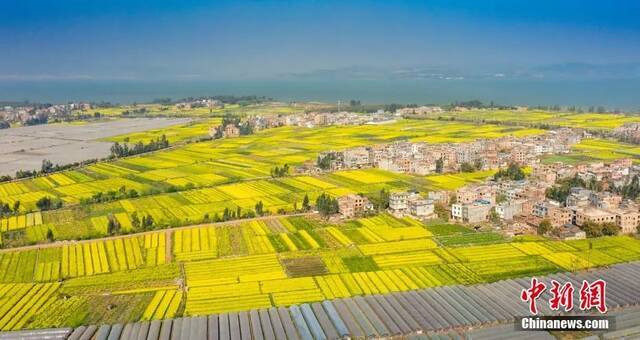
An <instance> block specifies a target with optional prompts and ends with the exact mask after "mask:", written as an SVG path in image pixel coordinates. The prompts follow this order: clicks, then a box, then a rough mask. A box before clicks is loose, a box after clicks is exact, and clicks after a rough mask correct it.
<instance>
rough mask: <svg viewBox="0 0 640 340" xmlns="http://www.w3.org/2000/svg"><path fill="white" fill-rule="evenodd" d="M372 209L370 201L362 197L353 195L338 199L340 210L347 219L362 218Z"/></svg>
mask: <svg viewBox="0 0 640 340" xmlns="http://www.w3.org/2000/svg"><path fill="white" fill-rule="evenodd" d="M372 208H373V207H372V206H371V203H369V199H367V198H366V197H363V196H360V195H356V194H351V195H346V196H342V197H338V210H339V211H340V214H341V215H342V216H343V217H345V218H349V217H354V216H360V215H362V214H364V213H365V212H366V211H368V210H371V209H372Z"/></svg>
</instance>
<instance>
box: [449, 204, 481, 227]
mask: <svg viewBox="0 0 640 340" xmlns="http://www.w3.org/2000/svg"><path fill="white" fill-rule="evenodd" d="M490 212H491V204H490V203H489V202H487V201H483V200H478V201H475V202H473V203H470V204H466V203H456V204H452V205H451V217H452V218H453V219H454V220H456V221H461V222H464V223H481V222H485V221H487V220H488V218H489V213H490Z"/></svg>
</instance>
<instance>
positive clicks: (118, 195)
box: [80, 185, 140, 205]
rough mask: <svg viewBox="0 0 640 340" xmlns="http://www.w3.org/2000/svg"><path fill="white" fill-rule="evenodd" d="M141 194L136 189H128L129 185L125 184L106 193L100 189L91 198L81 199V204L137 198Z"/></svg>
mask: <svg viewBox="0 0 640 340" xmlns="http://www.w3.org/2000/svg"><path fill="white" fill-rule="evenodd" d="M139 196H140V194H138V191H137V190H136V189H129V190H127V187H126V186H124V185H123V186H121V187H120V188H119V189H118V190H109V191H107V192H106V193H104V192H102V191H100V192H96V193H95V194H93V195H91V197H90V198H82V199H80V204H83V205H84V204H91V203H104V202H111V201H115V200H119V199H127V198H136V197H139Z"/></svg>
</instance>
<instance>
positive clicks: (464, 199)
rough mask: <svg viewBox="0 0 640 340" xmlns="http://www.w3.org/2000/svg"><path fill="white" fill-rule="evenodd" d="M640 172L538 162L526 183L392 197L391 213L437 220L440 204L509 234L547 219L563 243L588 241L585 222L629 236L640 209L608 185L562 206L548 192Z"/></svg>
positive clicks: (623, 165)
mask: <svg viewBox="0 0 640 340" xmlns="http://www.w3.org/2000/svg"><path fill="white" fill-rule="evenodd" d="M639 174H640V167H638V166H634V165H633V163H632V161H631V160H630V159H619V160H615V161H613V162H611V163H608V164H605V163H593V164H581V165H576V166H573V165H567V164H563V163H554V164H549V165H542V164H537V165H534V167H533V172H532V174H531V176H529V177H528V178H527V179H524V180H518V181H514V180H501V181H493V180H489V181H487V182H485V183H482V184H477V185H471V186H466V187H463V188H460V189H458V190H456V191H452V192H449V191H432V192H429V193H428V194H427V195H426V196H423V195H420V194H419V193H416V192H395V193H391V194H390V197H389V212H390V213H391V214H393V215H394V216H398V217H402V216H411V217H414V218H417V219H421V220H428V219H432V218H435V217H436V214H435V206H436V204H441V205H442V206H444V207H449V209H450V218H451V219H452V220H453V221H456V222H460V223H466V224H476V225H478V224H483V223H485V222H489V221H492V220H494V219H497V220H499V221H501V222H502V223H501V224H503V225H504V229H503V231H504V232H505V233H507V234H511V235H516V234H522V233H535V232H536V230H537V228H536V227H537V226H538V225H540V223H541V222H542V221H543V220H546V221H549V223H550V225H551V228H552V230H554V235H556V236H557V237H560V238H563V239H579V238H584V237H586V234H585V232H584V231H582V230H581V229H580V227H582V226H583V225H584V224H585V223H587V222H594V223H598V224H602V223H613V224H615V225H617V226H618V227H619V228H620V232H621V233H625V234H631V233H636V232H637V229H636V228H637V227H638V224H640V206H639V205H638V204H637V203H635V202H633V201H630V200H625V199H623V198H622V197H621V196H620V195H617V194H615V193H613V192H612V191H610V190H606V189H607V188H606V187H605V188H599V189H600V190H599V191H596V190H589V189H585V188H582V187H575V188H571V189H570V192H569V195H568V196H567V198H566V200H565V201H564V202H558V201H554V200H551V199H549V198H547V197H546V195H545V193H546V191H547V189H548V188H550V187H552V186H553V185H554V184H555V183H556V180H559V179H567V178H573V177H578V178H581V179H582V180H584V181H585V182H588V181H593V180H595V181H598V182H599V183H609V185H614V186H620V185H624V184H626V183H628V182H629V181H630V180H631V178H632V177H633V176H635V175H639ZM338 202H339V208H340V213H341V214H342V216H343V217H353V216H358V215H362V214H365V213H366V212H367V211H369V210H371V209H372V208H373V206H372V205H371V204H370V203H369V201H368V200H367V198H366V197H362V196H359V195H348V196H344V197H340V198H339V199H338ZM493 222H495V220H494V221H493Z"/></svg>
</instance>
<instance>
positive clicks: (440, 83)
mask: <svg viewBox="0 0 640 340" xmlns="http://www.w3.org/2000/svg"><path fill="white" fill-rule="evenodd" d="M638 89H640V80H637V79H626V80H597V81H595V80H593V81H591V80H531V79H527V80H513V79H510V80H507V79H502V80H500V79H496V80H477V79H473V80H471V79H469V80H467V79H457V80H436V79H431V80H300V79H294V80H252V81H248V80H247V81H153V82H151V81H102V80H101V81H88V80H87V81H19V82H0V100H29V101H33V102H51V103H62V102H67V101H75V100H78V101H96V102H98V101H108V102H112V103H121V104H125V103H133V102H150V101H152V100H154V99H156V98H166V97H169V98H172V99H179V98H185V97H197V96H213V95H258V96H267V97H272V98H274V99H276V100H282V101H323V102H337V101H339V100H341V101H348V100H350V99H358V100H361V101H362V102H364V103H369V104H371V103H373V104H380V103H407V104H408V103H415V104H448V103H451V102H453V101H463V100H471V99H478V100H482V101H485V102H489V101H494V102H495V103H499V104H509V105H577V106H592V105H593V106H598V105H603V106H606V107H607V108H609V109H622V110H626V111H638V110H640V96H638Z"/></svg>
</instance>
